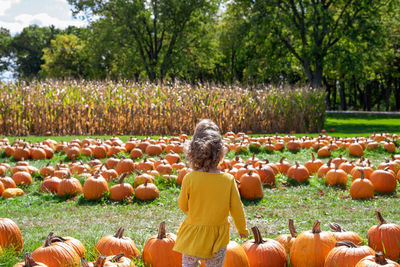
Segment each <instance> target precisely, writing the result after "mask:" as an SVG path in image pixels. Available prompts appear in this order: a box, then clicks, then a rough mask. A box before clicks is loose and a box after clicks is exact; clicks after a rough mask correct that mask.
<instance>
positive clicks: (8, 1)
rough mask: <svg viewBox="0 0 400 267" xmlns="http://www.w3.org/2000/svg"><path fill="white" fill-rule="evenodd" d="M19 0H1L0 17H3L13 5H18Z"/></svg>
mask: <svg viewBox="0 0 400 267" xmlns="http://www.w3.org/2000/svg"><path fill="white" fill-rule="evenodd" d="M20 1H21V0H1V1H0V16H2V15H4V14H5V13H6V11H7V10H8V9H10V7H11V6H12V5H13V4H18V3H19V2H20Z"/></svg>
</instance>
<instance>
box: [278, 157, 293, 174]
mask: <svg viewBox="0 0 400 267" xmlns="http://www.w3.org/2000/svg"><path fill="white" fill-rule="evenodd" d="M275 165H276V167H277V168H278V171H279V172H280V173H283V174H286V173H287V171H288V170H289V169H290V167H292V165H291V164H290V163H289V162H287V161H285V157H282V158H281V159H280V160H279V162H277V163H275Z"/></svg>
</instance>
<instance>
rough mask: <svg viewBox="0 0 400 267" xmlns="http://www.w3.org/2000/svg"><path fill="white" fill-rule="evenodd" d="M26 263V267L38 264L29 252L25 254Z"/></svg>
mask: <svg viewBox="0 0 400 267" xmlns="http://www.w3.org/2000/svg"><path fill="white" fill-rule="evenodd" d="M24 261H25V265H24V267H33V266H36V265H37V262H36V261H35V260H34V259H32V257H31V255H30V254H29V253H28V252H25V253H24Z"/></svg>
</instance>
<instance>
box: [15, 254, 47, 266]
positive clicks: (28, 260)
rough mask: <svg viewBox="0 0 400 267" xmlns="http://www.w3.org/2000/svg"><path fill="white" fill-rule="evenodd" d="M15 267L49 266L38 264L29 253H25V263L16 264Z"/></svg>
mask: <svg viewBox="0 0 400 267" xmlns="http://www.w3.org/2000/svg"><path fill="white" fill-rule="evenodd" d="M14 267H47V265H46V264H44V263H40V262H36V261H35V260H34V259H32V257H31V255H30V254H29V253H28V252H25V253H24V261H23V262H20V263H17V264H15V265H14Z"/></svg>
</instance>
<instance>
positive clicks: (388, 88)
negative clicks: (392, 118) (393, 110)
mask: <svg viewBox="0 0 400 267" xmlns="http://www.w3.org/2000/svg"><path fill="white" fill-rule="evenodd" d="M386 78H387V82H386V86H385V87H386V88H385V104H386V111H389V110H390V94H391V93H392V78H391V77H386Z"/></svg>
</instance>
